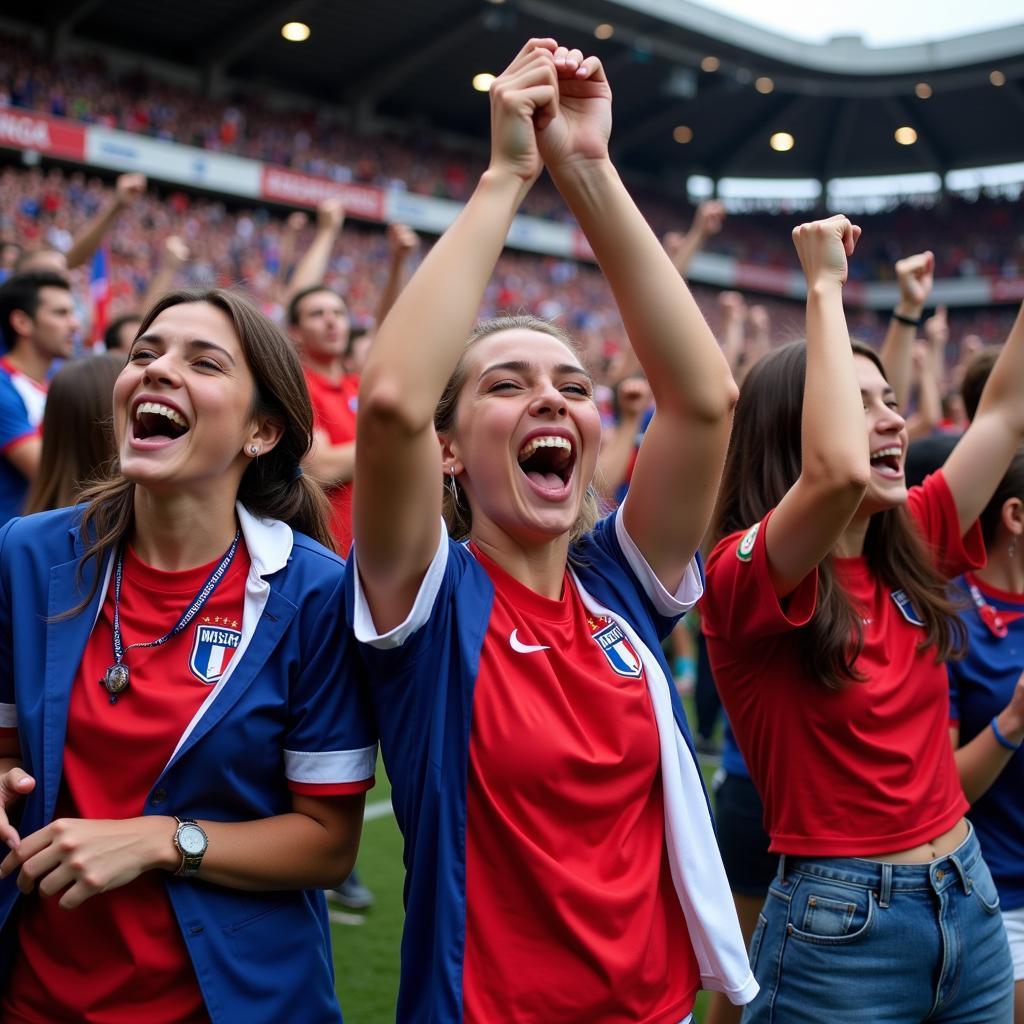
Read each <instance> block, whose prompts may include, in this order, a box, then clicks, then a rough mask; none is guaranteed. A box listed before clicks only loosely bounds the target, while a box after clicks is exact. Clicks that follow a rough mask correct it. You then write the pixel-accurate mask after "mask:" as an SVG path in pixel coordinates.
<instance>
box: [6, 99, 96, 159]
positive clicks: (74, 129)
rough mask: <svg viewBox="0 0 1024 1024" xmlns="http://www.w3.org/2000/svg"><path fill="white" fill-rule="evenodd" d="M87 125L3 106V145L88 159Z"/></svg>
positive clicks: (67, 157)
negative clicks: (86, 157)
mask: <svg viewBox="0 0 1024 1024" xmlns="http://www.w3.org/2000/svg"><path fill="white" fill-rule="evenodd" d="M85 131H86V129H85V126H84V125H81V124H77V123H76V122H74V121H64V120H62V119H61V118H57V117H49V116H47V115H46V114H36V113H33V112H31V111H21V110H18V109H17V107H3V108H0V146H6V147H7V148H9V149H28V150H35V151H36V152H37V153H45V154H46V155H47V156H59V157H65V158H66V159H68V160H82V161H84V160H85Z"/></svg>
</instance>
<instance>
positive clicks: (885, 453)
mask: <svg viewBox="0 0 1024 1024" xmlns="http://www.w3.org/2000/svg"><path fill="white" fill-rule="evenodd" d="M902 457H903V449H902V448H901V447H900V446H899V445H894V446H892V447H890V448H879V449H878V451H876V452H872V453H871V468H872V469H875V470H877V471H878V472H879V473H880V474H881V475H882V476H885V477H890V478H893V479H895V478H896V477H901V476H903V467H902V466H901V465H900V459H901V458H902Z"/></svg>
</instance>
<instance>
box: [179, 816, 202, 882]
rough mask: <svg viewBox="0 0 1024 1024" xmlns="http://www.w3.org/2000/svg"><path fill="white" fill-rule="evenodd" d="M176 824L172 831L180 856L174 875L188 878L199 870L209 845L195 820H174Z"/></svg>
mask: <svg viewBox="0 0 1024 1024" xmlns="http://www.w3.org/2000/svg"><path fill="white" fill-rule="evenodd" d="M174 820H175V821H176V822H177V823H178V827H177V829H175V831H174V845H175V846H176V847H177V848H178V853H180V854H181V864H180V865H179V866H178V870H177V871H175V872H174V873H175V874H176V875H180V876H182V877H183V878H189V877H191V876H192V875H194V874H195V873H196V872H197V871H198V870H199V865H200V864H202V863H203V854H204V853H206V848H207V847H208V846H209V845H210V839H209V837H208V836H207V834H206V833H205V832H204V831H203V830H202V828H200V826H199V825H198V824H196V820H195V818H178V817H175V819H174Z"/></svg>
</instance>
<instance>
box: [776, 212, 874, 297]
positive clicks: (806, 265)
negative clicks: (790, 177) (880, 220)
mask: <svg viewBox="0 0 1024 1024" xmlns="http://www.w3.org/2000/svg"><path fill="white" fill-rule="evenodd" d="M858 238H860V228H859V227H858V226H857V225H856V224H851V223H850V221H849V220H848V219H847V218H846V217H844V216H842V215H841V214H837V215H836V216H835V217H829V218H827V219H826V220H814V221H810V222H808V223H806V224H800V225H799V226H797V227H795V228H793V245H795V246H796V251H797V255H799V257H800V265H801V266H802V267H803V269H804V277H806V278H807V285H808V287H814V286H815V285H817V284H823V283H826V282H829V281H832V282H835V283H838V284H842V283H843V282H844V281H845V280H846V274H847V265H846V260H847V257H848V256H852V255H853V250H854V248H856V245H857V239H858Z"/></svg>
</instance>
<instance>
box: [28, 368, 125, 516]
mask: <svg viewBox="0 0 1024 1024" xmlns="http://www.w3.org/2000/svg"><path fill="white" fill-rule="evenodd" d="M123 368H124V356H123V355H119V354H117V353H115V352H108V353H104V354H103V355H98V356H86V357H85V358H84V359H76V360H74V361H73V362H70V363H65V364H64V365H63V366H62V367H61V368H60V369H59V370H58V371H57V372H56V373H55V374H54V375H53V380H51V381H50V387H49V391H48V393H47V396H46V411H45V412H44V413H43V447H42V452H41V454H40V456H39V472H38V473H37V474H36V478H35V480H34V481H33V482H32V487H31V488H30V490H29V492H28V498H27V499H26V501H25V514H26V515H29V514H31V513H32V512H45V511H46V510H47V509H51V508H64V507H65V506H66V505H73V504H74V503H75V502H76V501H77V500H78V497H79V495H80V494H81V492H82V490H83V489H84V488H85V487H87V486H88V485H89V484H91V483H94V482H96V480H97V478H99V477H103V476H106V475H107V473H108V472H109V471H110V468H111V466H110V464H111V462H112V460H113V458H114V424H113V419H112V417H111V398H112V395H113V391H114V381H115V380H117V375H118V374H119V373H120V372H121V370H122V369H123Z"/></svg>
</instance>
